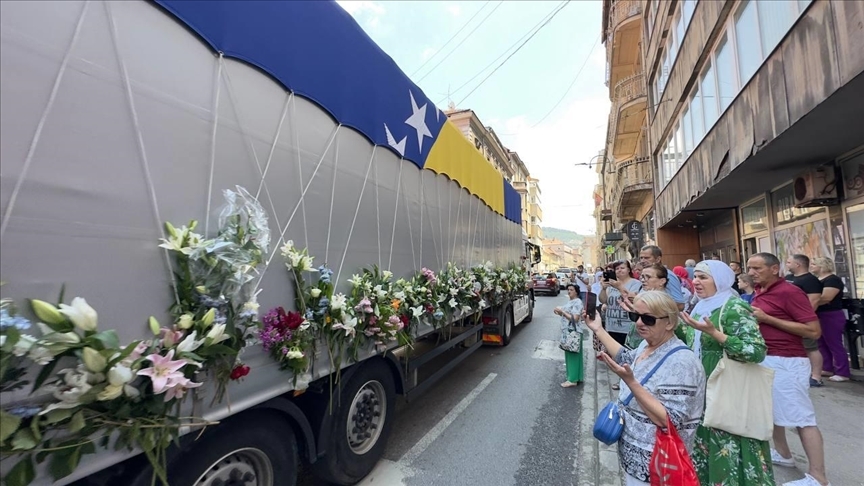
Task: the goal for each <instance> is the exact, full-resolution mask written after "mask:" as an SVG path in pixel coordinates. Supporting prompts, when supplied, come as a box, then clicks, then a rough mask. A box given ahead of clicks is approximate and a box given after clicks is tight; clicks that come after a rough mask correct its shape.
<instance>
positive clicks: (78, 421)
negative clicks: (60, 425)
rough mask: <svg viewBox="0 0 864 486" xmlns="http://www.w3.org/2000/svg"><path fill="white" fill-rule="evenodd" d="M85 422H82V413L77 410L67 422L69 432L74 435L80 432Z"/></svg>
mask: <svg viewBox="0 0 864 486" xmlns="http://www.w3.org/2000/svg"><path fill="white" fill-rule="evenodd" d="M85 425H87V422H86V421H85V420H84V412H83V411H81V410H79V411H78V412H77V413H75V415H72V420H70V421H69V432H71V433H73V434H74V433H76V432H79V431H81V429H83V428H84V426H85Z"/></svg>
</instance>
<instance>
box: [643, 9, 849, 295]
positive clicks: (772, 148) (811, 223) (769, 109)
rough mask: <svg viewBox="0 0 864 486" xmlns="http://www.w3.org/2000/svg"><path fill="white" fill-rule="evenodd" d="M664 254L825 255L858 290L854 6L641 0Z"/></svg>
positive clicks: (737, 257)
mask: <svg viewBox="0 0 864 486" xmlns="http://www.w3.org/2000/svg"><path fill="white" fill-rule="evenodd" d="M639 18H640V22H641V24H642V31H643V35H642V52H643V58H644V66H645V69H644V72H645V76H646V81H647V86H648V102H647V110H646V119H647V127H648V140H649V146H650V149H649V151H650V155H651V160H652V165H653V168H654V170H655V174H656V177H655V191H656V199H655V203H654V219H655V222H656V225H657V241H658V243H659V244H660V246H661V247H663V249H664V252H665V254H666V256H665V257H664V261H668V262H669V263H670V264H680V263H681V262H683V261H684V259H686V258H695V259H697V260H698V259H706V258H712V257H713V256H718V257H720V259H722V260H724V261H726V262H729V261H745V260H746V259H747V258H748V257H749V255H752V254H753V253H756V252H759V251H770V252H772V253H775V254H777V255H778V256H780V258H781V260H783V259H785V257H787V256H788V255H790V254H793V253H804V254H807V255H809V256H811V257H817V256H827V257H830V258H832V259H834V261H835V262H837V274H838V275H840V276H841V277H842V278H844V279H845V280H846V281H847V290H848V291H850V292H852V293H855V294H857V295H858V296H859V297H864V280H862V279H864V187H862V183H861V180H862V179H861V177H862V175H864V170H862V168H864V128H862V122H861V120H862V119H864V76H862V71H864V29H862V28H861V21H862V19H864V2H860V1H843V0H759V1H756V0H727V1H707V0H701V1H697V0H683V1H666V0H663V1H656V0H654V1H648V2H645V3H643V5H642V12H641V13H640V14H639Z"/></svg>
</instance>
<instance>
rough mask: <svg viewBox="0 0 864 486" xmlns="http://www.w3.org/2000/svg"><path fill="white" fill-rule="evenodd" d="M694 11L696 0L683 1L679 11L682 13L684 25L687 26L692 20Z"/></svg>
mask: <svg viewBox="0 0 864 486" xmlns="http://www.w3.org/2000/svg"><path fill="white" fill-rule="evenodd" d="M694 10H696V0H684V4H683V6H682V7H681V11H682V12H684V25H689V24H690V20H692V19H693V11H694Z"/></svg>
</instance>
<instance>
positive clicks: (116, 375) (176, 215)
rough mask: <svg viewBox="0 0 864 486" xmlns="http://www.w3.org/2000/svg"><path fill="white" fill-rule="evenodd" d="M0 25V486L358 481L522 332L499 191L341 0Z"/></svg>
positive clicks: (15, 13) (530, 250) (518, 253)
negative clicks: (399, 433) (437, 397)
mask: <svg viewBox="0 0 864 486" xmlns="http://www.w3.org/2000/svg"><path fill="white" fill-rule="evenodd" d="M0 27H2V44H0V47H2V52H0V105H2V110H0V132H2V133H0V156H2V173H0V189H2V190H0V215H2V226H0V246H2V248H0V263H2V275H0V280H2V281H3V282H4V285H3V286H2V287H0V293H2V297H3V298H4V300H3V306H4V307H3V317H2V318H3V326H2V342H0V348H2V351H3V367H4V369H3V376H2V379H3V380H4V387H3V389H2V392H0V393H2V395H3V400H2V421H3V424H2V425H3V429H4V430H3V432H2V434H0V436H2V437H0V438H2V449H0V451H2V453H3V461H2V466H0V467H2V474H3V477H4V481H5V482H6V483H7V484H10V485H13V484H28V483H29V484H52V483H53V484H70V483H73V482H74V483H75V484H100V485H101V484H130V485H139V484H142V485H143V484H151V481H154V480H155V481H156V482H157V483H167V484H170V485H172V486H185V485H196V486H197V485H209V486H216V485H226V484H244V485H252V484H254V485H277V484H278V485H291V484H295V482H296V481H297V477H298V472H299V471H300V470H301V468H302V466H301V464H302V463H306V464H309V465H311V469H312V470H313V471H314V473H315V474H316V475H317V476H318V477H320V478H322V479H323V480H327V481H330V482H333V483H337V484H354V483H356V482H357V481H359V480H360V479H362V478H363V477H364V476H366V475H367V474H368V473H369V472H370V471H371V470H372V468H373V467H374V466H375V464H376V463H377V461H378V460H379V458H380V457H381V456H382V454H383V452H384V447H385V445H386V441H387V437H388V435H389V433H390V432H391V427H392V418H393V414H394V411H395V400H396V395H397V394H401V395H404V396H405V397H407V398H408V399H411V398H412V397H414V396H416V395H417V394H419V393H421V392H422V391H423V390H424V389H426V388H427V387H428V386H429V384H431V383H433V382H435V381H436V380H438V379H441V378H442V377H444V376H445V375H446V374H447V373H448V372H449V371H451V370H452V369H453V368H454V367H456V366H458V364H459V363H460V362H461V361H462V360H464V359H465V358H466V357H467V356H469V355H470V354H471V353H472V352H473V351H475V350H476V349H478V348H479V347H480V346H482V345H483V344H484V343H486V344H497V345H506V344H507V343H508V342H509V341H510V339H511V336H512V332H513V328H514V327H515V326H517V325H518V324H520V323H522V322H528V321H530V319H531V316H532V313H533V305H534V300H533V295H532V293H531V291H530V289H529V288H528V286H527V285H525V284H524V283H525V281H526V280H527V277H528V275H529V273H528V272H529V270H530V267H531V265H533V264H534V263H536V262H538V261H539V250H538V248H537V247H536V246H534V245H531V244H530V243H527V240H526V238H525V237H524V235H523V233H524V232H523V231H522V226H521V218H522V216H521V203H520V195H519V194H518V193H517V192H516V191H515V190H514V189H513V187H512V186H511V185H510V183H509V182H508V181H507V180H505V179H504V178H503V177H502V176H501V174H499V173H498V172H497V171H496V170H495V169H494V168H493V167H492V165H491V164H490V163H489V162H488V161H487V160H485V159H484V157H483V156H482V155H481V154H480V153H479V152H478V151H477V150H475V149H474V147H473V145H472V144H471V143H470V142H468V141H467V140H466V139H465V138H464V136H463V134H462V133H461V132H460V131H459V130H458V129H457V128H456V127H455V126H454V125H453V124H452V123H450V122H449V121H448V119H447V116H446V115H445V114H444V113H443V112H442V111H441V110H439V109H438V108H437V107H436V106H435V105H434V104H433V103H432V102H431V101H430V100H429V98H428V97H427V96H426V95H425V94H424V93H423V91H422V90H421V89H419V88H418V87H417V86H416V85H415V84H414V83H412V82H411V80H410V79H409V78H408V77H407V76H405V74H404V73H402V71H401V70H400V69H399V68H398V66H397V65H396V64H395V62H394V61H393V60H392V59H391V58H390V57H389V56H387V55H386V54H385V53H384V52H383V51H382V50H381V49H380V48H379V47H378V46H377V45H376V44H375V43H374V42H373V41H372V40H371V39H370V38H369V37H368V36H367V35H366V34H365V33H364V32H363V30H362V29H361V28H360V27H359V26H358V25H357V23H356V22H355V21H354V20H353V19H352V18H351V17H350V16H349V15H348V14H347V13H346V12H345V11H344V10H343V9H342V8H341V7H340V6H338V5H337V4H336V3H335V2H330V1H316V2H288V1H285V2H282V1H273V2H254V1H251V2H250V1H246V2H244V1H236V2H235V1H219V2H206V1H194V2H193V1H178V0H156V1H152V2H147V1H117V2H103V1H77V0H63V1H40V2H0ZM223 199H224V200H223ZM192 220H194V222H192V223H189V224H188V226H187V225H180V224H177V223H178V222H186V221H192ZM166 222H173V223H174V224H173V225H172V224H166ZM160 242H161V243H162V244H161V245H160ZM279 249H281V250H282V251H281V252H280V251H279ZM313 259H314V264H312V262H313ZM319 264H320V265H319ZM286 267H287V268H286ZM364 269H365V270H364ZM445 279H449V280H448V282H451V284H452V286H451V287H446V286H442V285H445V284H444V283H442V282H441V281H443V280H445ZM376 283H377V284H376ZM367 284H369V285H368V286H367ZM371 284H376V285H371ZM364 286H365V287H364ZM446 293H449V295H445V294H446ZM367 295H368V297H367ZM58 296H59V297H58ZM418 296H419V297H418ZM451 296H452V297H451ZM72 297H74V298H72ZM234 297H237V298H239V297H242V301H235V300H232V298H234ZM370 299H371V300H370ZM345 302H348V303H349V304H350V305H346V304H345ZM409 303H410V304H418V305H416V306H413V307H409V305H408V304H409ZM448 304H449V305H448ZM391 307H392V308H391ZM259 309H260V310H259ZM268 309H269V311H268ZM286 309H287V310H286ZM292 319H294V320H293V321H292ZM292 322H293V324H292ZM267 325H270V326H271V327H270V328H267V327H266V326H267ZM262 329H270V331H272V333H271V334H267V332H265V331H263V330H262ZM268 332H269V331H268ZM279 333H282V334H279ZM304 333H305V334H304ZM315 333H317V334H315ZM321 336H329V337H328V339H323V338H322V337H321ZM280 340H281V341H280ZM271 341H272V342H271ZM286 343H288V344H286ZM219 377H221V378H219ZM190 417H191V418H190ZM165 430H170V433H168V432H166V431H165Z"/></svg>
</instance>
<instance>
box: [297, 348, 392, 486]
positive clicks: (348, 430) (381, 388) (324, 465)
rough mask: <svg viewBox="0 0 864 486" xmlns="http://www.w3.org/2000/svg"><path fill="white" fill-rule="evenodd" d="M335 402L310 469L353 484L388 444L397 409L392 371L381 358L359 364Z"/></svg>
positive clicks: (372, 465) (369, 469)
mask: <svg viewBox="0 0 864 486" xmlns="http://www.w3.org/2000/svg"><path fill="white" fill-rule="evenodd" d="M335 406H336V407H337V408H336V412H335V414H334V415H333V416H332V417H331V418H330V420H332V421H333V422H332V427H331V432H330V433H329V434H327V436H326V437H322V438H321V439H320V446H321V449H320V450H322V451H325V455H324V457H321V458H319V459H318V460H317V461H316V462H315V463H314V464H313V471H314V473H315V475H316V476H318V477H319V478H321V479H324V480H326V481H329V482H331V483H336V484H341V485H349V484H355V483H357V482H359V481H360V480H361V479H363V478H364V477H365V476H366V475H367V474H369V473H370V472H371V471H372V469H373V468H374V467H375V465H376V464H377V463H378V460H379V459H381V456H383V455H384V448H385V447H386V446H387V438H388V437H389V435H390V430H391V428H392V424H393V414H394V412H395V411H396V410H395V408H396V386H395V385H394V383H393V374H392V372H391V371H390V369H389V368H388V367H387V365H386V364H385V363H384V362H383V361H380V360H372V361H370V362H368V363H366V364H363V365H361V368H360V369H358V370H357V372H356V373H354V375H352V376H351V378H350V379H349V380H348V382H347V383H345V386H344V387H343V388H342V401H341V403H339V404H336V405H335ZM349 422H350V427H349Z"/></svg>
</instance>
